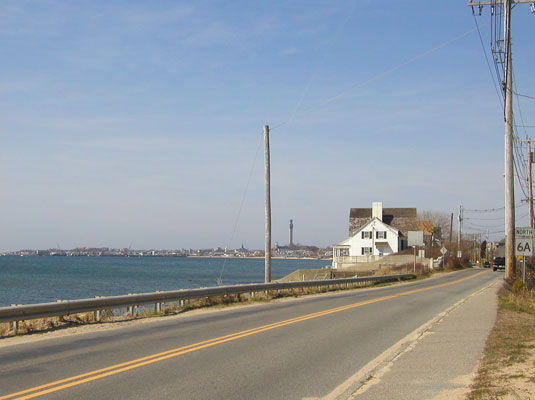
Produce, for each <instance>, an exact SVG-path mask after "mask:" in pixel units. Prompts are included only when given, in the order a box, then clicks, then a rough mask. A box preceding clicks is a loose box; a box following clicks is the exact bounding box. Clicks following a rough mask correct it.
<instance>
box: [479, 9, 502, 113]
mask: <svg viewBox="0 0 535 400" xmlns="http://www.w3.org/2000/svg"><path fill="white" fill-rule="evenodd" d="M472 16H473V17H474V22H475V23H476V28H477V33H478V34H479V42H480V43H481V48H482V49H483V54H484V55H485V61H486V62H487V67H488V68H489V73H490V77H491V78H492V84H493V85H494V89H495V90H496V94H497V95H498V101H499V102H500V106H501V108H502V109H503V93H502V94H500V90H499V89H498V85H497V84H496V80H495V79H494V74H493V73H492V68H491V66H490V62H489V58H488V56H487V51H486V50H485V45H484V44H483V37H482V36H481V31H480V30H479V24H478V23H477V18H476V16H475V14H474V13H472Z"/></svg>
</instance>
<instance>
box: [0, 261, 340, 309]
mask: <svg viewBox="0 0 535 400" xmlns="http://www.w3.org/2000/svg"><path fill="white" fill-rule="evenodd" d="M223 264H224V271H223V275H222V283H223V285H234V284H239V283H252V282H263V281H264V260H263V259H247V258H229V259H221V258H189V257H139V258H137V257H38V256H33V257H32V256H25V257H20V256H4V257H0V306H7V305H10V304H33V303H44V302H50V301H56V300H58V299H62V300H73V299H82V298H90V297H94V296H113V295H121V294H128V293H145V292H153V291H156V290H175V289H185V288H198V287H211V286H217V280H218V278H219V276H220V274H221V271H222V269H223ZM329 264H330V261H326V260H279V259H273V260H272V266H271V269H272V271H271V275H272V279H278V278H281V277H283V276H284V275H287V274H289V273H290V272H292V271H294V270H296V269H310V268H321V267H324V266H326V265H329Z"/></svg>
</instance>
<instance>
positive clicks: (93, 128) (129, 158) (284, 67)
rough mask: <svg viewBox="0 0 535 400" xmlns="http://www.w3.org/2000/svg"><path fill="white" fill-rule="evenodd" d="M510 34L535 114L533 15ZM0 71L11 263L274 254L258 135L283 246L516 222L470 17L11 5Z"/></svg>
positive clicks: (454, 13) (527, 109) (3, 14)
mask: <svg viewBox="0 0 535 400" xmlns="http://www.w3.org/2000/svg"><path fill="white" fill-rule="evenodd" d="M477 18H478V22H479V24H480V27H481V32H482V35H483V39H484V43H485V46H486V50H487V51H488V47H489V43H490V35H489V32H490V17H489V13H488V10H485V12H484V14H483V15H482V16H481V17H477ZM513 27H514V31H513V38H514V50H513V51H514V62H515V77H516V82H517V90H518V91H519V92H521V93H524V94H526V95H530V96H533V97H535V77H534V76H533V73H532V71H533V58H532V55H533V53H534V50H535V45H534V44H533V40H530V38H533V34H534V30H535V16H534V15H532V14H531V13H530V10H529V6H527V5H518V6H517V7H516V8H515V10H514V13H513ZM0 52H1V54H2V63H0V138H1V143H2V144H1V146H0V171H1V172H0V178H1V181H2V200H1V207H0V224H1V226H2V229H0V250H15V249H21V248H41V249H42V248H51V247H56V246H57V245H59V246H60V247H61V248H72V247H75V246H108V247H128V246H130V245H131V246H132V248H209V247H217V246H221V247H224V246H226V245H230V247H239V246H241V245H242V244H243V245H245V246H246V247H248V248H263V234H264V227H263V223H264V215H263V212H264V205H263V201H264V195H263V155H262V151H261V150H260V152H258V153H257V149H258V148H259V145H261V133H262V126H263V125H264V124H268V125H270V126H271V127H272V128H273V129H272V132H271V159H272V211H273V241H274V242H275V241H277V242H279V243H280V244H285V243H287V241H288V233H287V231H288V223H289V220H290V219H293V220H294V226H295V227H294V238H295V241H297V242H299V243H302V244H314V245H320V246H327V245H330V244H333V243H335V242H338V241H341V240H343V239H344V238H345V237H346V236H347V229H348V217H349V209H350V208H351V207H369V206H371V202H372V201H382V202H383V204H384V206H385V207H417V208H418V210H419V211H423V210H432V211H439V212H444V213H451V212H456V211H457V210H458V207H459V204H462V205H463V206H465V207H467V208H471V209H489V208H497V207H502V206H503V202H504V201H503V198H504V194H503V150H502V149H503V117H502V111H501V106H500V104H499V101H498V96H497V94H496V90H495V88H494V86H493V83H492V78H491V75H490V73H489V70H488V67H487V64H486V61H485V56H484V54H483V50H482V47H481V44H480V39H479V36H478V33H477V30H475V23H474V18H473V16H472V13H471V11H470V9H469V7H467V5H466V2H465V1H455V2H449V1H448V2H445V1H442V2H430V1H416V0H415V1H399V0H398V1H389V0H387V1H382V2H375V1H337V2H332V1H293V2H280V1H271V2H246V1H234V2H230V4H229V2H222V1H197V2H181V1H154V2H144V1H79V2H71V1H51V0H50V1H9V0H6V1H3V2H2V3H0ZM515 100H516V99H515ZM517 105H518V104H517ZM520 106H521V112H522V116H523V121H524V124H525V125H535V116H534V115H535V114H534V111H535V100H532V99H529V98H522V99H521V100H520ZM533 132H534V130H533V129H531V130H530V129H529V128H528V129H527V130H526V131H521V132H520V134H521V136H522V137H524V136H525V135H526V134H532V135H533ZM255 155H256V156H255ZM253 166H254V168H253ZM251 170H252V173H251ZM250 173H251V180H250V183H249V185H247V182H248V179H249V175H250ZM246 188H247V194H246V197H245V201H244V203H243V208H241V214H240V217H239V218H238V213H239V211H240V205H241V203H242V198H243V196H244V193H245V191H246ZM522 198H523V195H521V192H520V191H517V202H520V200H521V199H522ZM526 210H527V207H526V206H523V207H521V208H519V209H518V214H519V219H520V220H519V224H520V225H522V224H525V223H524V221H522V220H521V217H522V216H523V215H524V214H526ZM498 216H499V214H498ZM490 217H496V215H495V214H493V215H491V216H490ZM497 223H498V224H499V223H500V221H498V222H497ZM235 227H236V229H235ZM234 229H235V234H233V232H234ZM498 230H500V229H498ZM498 236H499V235H498Z"/></svg>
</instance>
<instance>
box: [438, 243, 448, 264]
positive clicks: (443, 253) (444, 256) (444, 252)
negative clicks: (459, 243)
mask: <svg viewBox="0 0 535 400" xmlns="http://www.w3.org/2000/svg"><path fill="white" fill-rule="evenodd" d="M440 252H441V253H442V269H444V265H445V264H446V253H447V252H448V249H446V248H445V247H442V248H441V249H440Z"/></svg>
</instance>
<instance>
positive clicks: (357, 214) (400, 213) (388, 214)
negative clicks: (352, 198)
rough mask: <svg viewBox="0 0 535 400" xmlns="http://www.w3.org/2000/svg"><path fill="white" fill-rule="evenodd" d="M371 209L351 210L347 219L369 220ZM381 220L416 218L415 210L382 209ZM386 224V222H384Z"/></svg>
mask: <svg viewBox="0 0 535 400" xmlns="http://www.w3.org/2000/svg"><path fill="white" fill-rule="evenodd" d="M371 217H372V209H371V208H352V209H351V210H350V211H349V218H371ZM383 218H386V219H390V220H392V219H393V218H416V208H383ZM385 222H386V221H385Z"/></svg>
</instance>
